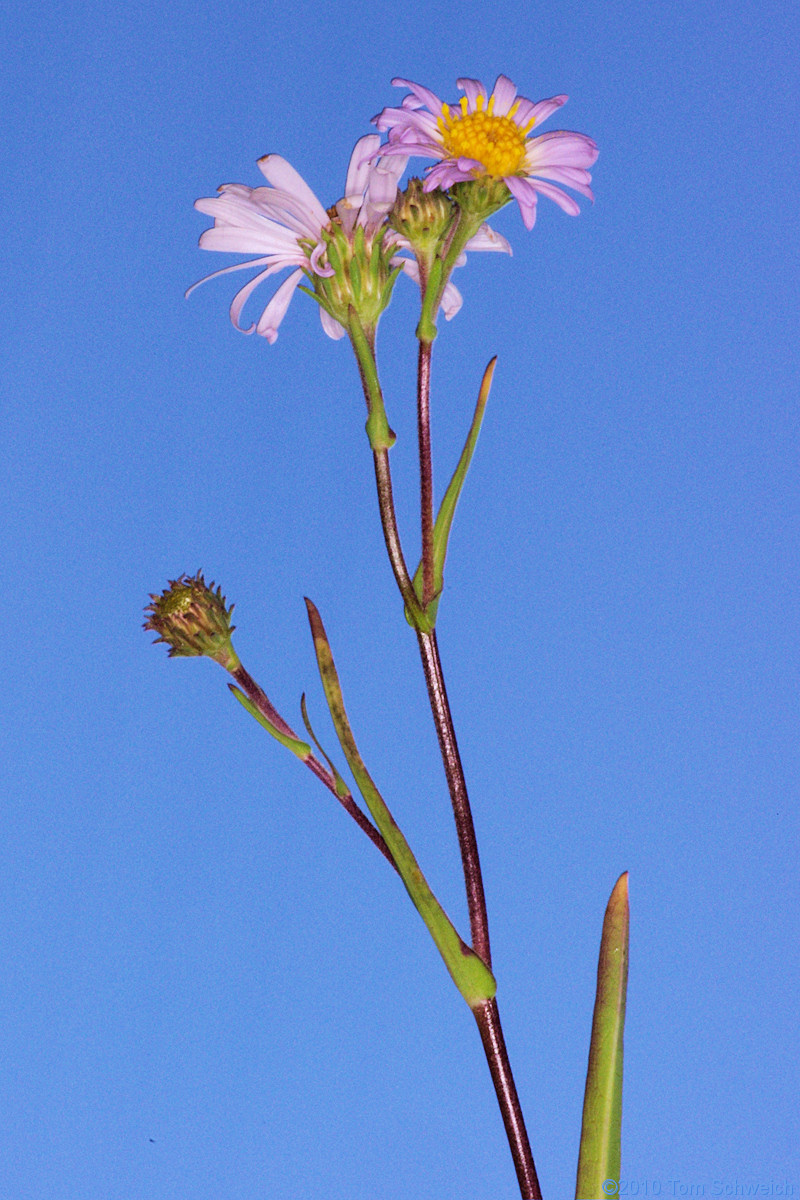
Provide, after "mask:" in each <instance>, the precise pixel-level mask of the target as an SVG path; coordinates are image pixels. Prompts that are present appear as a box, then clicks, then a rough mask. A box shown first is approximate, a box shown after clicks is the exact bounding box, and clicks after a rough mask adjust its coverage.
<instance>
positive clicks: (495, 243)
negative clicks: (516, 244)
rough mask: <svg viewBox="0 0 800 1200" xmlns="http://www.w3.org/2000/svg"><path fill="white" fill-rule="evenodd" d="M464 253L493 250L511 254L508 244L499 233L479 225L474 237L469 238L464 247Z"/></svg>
mask: <svg viewBox="0 0 800 1200" xmlns="http://www.w3.org/2000/svg"><path fill="white" fill-rule="evenodd" d="M464 250H465V251H471V250H495V251H498V252H499V253H501V254H513V253H514V251H513V250H512V249H511V246H510V244H509V243H508V242H507V241H506V239H505V238H504V237H503V235H502V234H501V233H498V232H497V230H496V229H492V227H491V225H486V224H484V225H481V227H480V229H479V230H478V232H477V233H476V234H475V236H474V237H471V238H470V239H469V241H468V242H467V244H466V246H465V247H464Z"/></svg>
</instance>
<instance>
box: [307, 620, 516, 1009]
mask: <svg viewBox="0 0 800 1200" xmlns="http://www.w3.org/2000/svg"><path fill="white" fill-rule="evenodd" d="M306 606H307V608H308V619H309V622H310V624H311V633H312V635H313V638H314V649H315V651H316V655H317V664H318V666H319V673H320V677H321V679H322V686H323V688H324V690H325V698H326V700H327V701H328V707H329V709H330V711H331V717H332V719H333V724H334V728H335V729H336V734H337V737H338V738H339V742H340V744H341V747H342V750H343V751H344V755H345V758H346V759H347V764H348V766H349V767H350V770H351V771H352V772H353V777H354V778H355V781H356V783H357V784H358V788H359V791H360V792H361V794H362V796H363V797H364V800H365V802H366V804H367V807H368V808H369V811H370V812H371V813H372V818H373V820H374V821H375V824H376V825H377V826H378V829H379V830H380V831H381V833H382V834H383V837H384V840H385V842H386V844H387V846H388V847H389V850H390V851H391V854H392V857H393V858H394V861H395V863H396V864H397V870H398V872H399V874H400V878H401V879H402V880H403V883H404V884H405V886H406V890H407V891H408V894H409V896H410V897H411V899H412V901H413V903H414V906H415V907H416V909H417V911H418V912H419V914H420V916H421V917H422V919H423V921H424V922H425V924H426V925H427V927H428V931H429V933H430V935H431V937H432V938H433V940H434V942H435V944H436V947H437V949H438V950H439V953H440V954H441V956H442V958H443V959H444V963H445V966H446V967H447V969H448V971H449V972H450V974H451V976H452V978H453V982H454V983H455V985H456V987H457V988H458V990H459V991H460V992H461V995H462V996H463V997H464V999H465V1000H466V1002H467V1004H468V1005H469V1006H470V1007H471V1008H473V1007H475V1006H476V1005H479V1004H484V1003H485V1002H486V1001H487V1000H491V999H492V997H493V996H494V994H495V992H496V990H497V985H496V984H495V980H494V976H493V975H492V973H491V971H490V970H489V968H488V967H487V966H486V964H485V963H484V961H483V959H482V958H480V957H479V956H478V955H477V954H476V953H475V951H474V950H473V949H472V948H471V947H470V946H468V945H467V944H466V942H464V941H463V940H462V939H461V937H459V934H458V931H457V930H456V928H455V926H454V925H453V924H452V922H451V920H450V918H449V917H448V916H447V913H446V912H445V911H444V909H443V908H442V906H441V904H440V903H439V901H438V900H437V899H436V897H435V896H434V894H433V892H432V891H431V889H430V887H429V886H428V882H427V880H426V879H425V876H424V875H423V874H422V871H421V870H420V867H419V864H418V863H417V860H416V858H415V857H414V855H413V853H412V851H411V847H410V846H409V844H408V842H407V841H406V839H405V837H404V836H403V834H402V833H401V831H400V829H399V827H398V826H397V824H396V822H395V820H394V818H393V817H392V814H391V813H390V812H389V809H388V808H387V806H386V803H385V801H384V800H383V797H382V796H381V794H380V792H379V791H378V789H377V788H376V786H375V784H374V783H373V781H372V778H371V777H370V774H369V772H368V771H367V768H366V767H365V765H364V762H363V759H362V758H361V755H360V754H359V752H358V747H357V746H356V743H355V738H354V737H353V732H352V730H351V728H350V722H349V720H348V718H347V713H346V711H345V707H344V699H343V697H342V689H341V685H340V683H339V676H338V674H337V672H336V667H335V665H334V661H333V655H332V654H331V648H330V643H329V642H328V637H327V634H326V633H325V627H324V626H323V624H322V619H321V617H320V615H319V613H318V612H317V610H316V608H315V607H314V605H313V604H312V603H311V601H310V600H308V599H307V600H306Z"/></svg>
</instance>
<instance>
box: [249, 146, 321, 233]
mask: <svg viewBox="0 0 800 1200" xmlns="http://www.w3.org/2000/svg"><path fill="white" fill-rule="evenodd" d="M258 166H259V168H260V170H261V174H262V175H263V176H264V178H265V179H266V181H267V183H271V184H272V185H273V187H276V188H282V189H283V190H284V191H286V192H288V193H289V194H290V195H291V196H293V197H295V198H296V199H298V200H301V201H302V203H303V204H304V205H305V207H306V208H307V209H308V211H309V213H312V214H313V216H314V219H315V220H316V222H317V226H318V228H320V229H321V228H322V227H323V226H324V225H326V224H327V223H328V214H327V213H326V211H325V209H324V208H323V207H322V205H321V204H320V202H319V200H318V199H317V197H316V196H315V195H314V193H313V192H312V190H311V188H310V187H309V186H308V184H307V183H306V181H305V179H303V177H302V175H300V174H299V172H297V171H295V169H294V167H293V166H292V165H291V163H288V162H287V161H286V159H285V158H281V156H280V155H279V154H265V155H264V157H263V158H260V159H259V160H258Z"/></svg>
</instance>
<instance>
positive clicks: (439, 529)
mask: <svg viewBox="0 0 800 1200" xmlns="http://www.w3.org/2000/svg"><path fill="white" fill-rule="evenodd" d="M496 365H497V358H496V357H495V358H493V359H492V360H491V362H490V363H489V365H488V367H487V368H486V370H485V371H484V373H483V380H482V382H481V387H480V391H479V392H478V402H477V404H476V405H475V413H474V415H473V417H472V424H471V425H470V427H469V433H468V434H467V440H466V442H465V443H464V449H463V450H462V451H461V457H460V458H459V460H458V464H457V466H456V469H455V471H454V473H453V478H452V479H451V480H450V483H449V484H448V486H447V491H446V492H445V494H444V497H443V498H442V503H441V506H440V508H439V512H438V513H437V515H436V521H435V522H434V526H433V586H434V598H433V600H432V601H431V602H430V604H429V605H428V608H427V610H426V611H427V615H428V617H429V618H430V620H431V621H435V620H436V610H437V608H438V607H439V597H440V596H441V594H442V587H443V584H444V560H445V558H446V557H447V543H448V540H449V538H450V527H451V526H452V524H453V517H454V516H455V511H456V505H457V504H458V498H459V496H460V495H461V489H462V488H463V486H464V480H465V479H466V478H467V471H468V470H469V464H470V462H471V461H472V455H473V454H474V452H475V446H476V445H477V442H478V434H479V433H480V431H481V424H482V423H483V414H484V413H485V412H486V404H487V401H488V399H489V391H490V389H491V386H492V376H493V375H494V369H495V366H496ZM414 590H415V591H416V593H417V595H418V596H419V597H420V599H422V563H420V564H419V566H418V567H417V569H416V571H415V573H414ZM406 619H407V618H406Z"/></svg>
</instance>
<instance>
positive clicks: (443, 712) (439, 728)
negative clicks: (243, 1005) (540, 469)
mask: <svg viewBox="0 0 800 1200" xmlns="http://www.w3.org/2000/svg"><path fill="white" fill-rule="evenodd" d="M350 336H351V341H352V343H353V349H354V350H355V353H356V359H357V361H358V366H359V373H360V375H361V382H362V384H363V387H364V395H365V398H366V401H367V410H368V413H369V419H368V422H367V431H368V433H369V432H370V430H371V428H372V422H373V419H374V415H375V414H376V413H380V414H381V416H382V417H383V419H384V421H385V415H384V412H383V396H382V395H381V391H380V384H379V383H378V375H377V369H376V366H375V344H374V333H373V332H372V331H369V332H367V331H365V330H363V329H362V328H361V327H360V325H359V324H358V323H357V321H354V322H353V324H352V325H351V329H350ZM430 355H431V344H430V342H426V341H420V349H419V361H418V370H417V384H418V391H417V396H418V409H417V425H418V434H419V447H420V510H421V522H422V597H419V596H418V595H417V592H416V591H415V589H414V584H413V581H412V579H411V576H410V574H409V571H408V567H407V565H406V561H405V557H404V555H403V549H402V544H401V541H400V533H399V530H398V526H397V516H396V513H395V506H394V495H393V491H392V477H391V472H390V469H389V448H388V444H383V443H382V442H381V440H380V439H379V438H376V437H375V436H374V434H371V436H370V441H371V443H372V457H373V463H374V467H375V482H376V485H377V491H378V506H379V509H380V516H381V525H382V527H383V534H384V540H385V542H386V549H387V552H388V555H389V562H390V563H391V566H392V571H393V573H394V577H395V580H396V581H397V586H398V589H399V591H400V594H401V596H402V597H403V600H404V602H405V605H406V610H407V612H408V614H409V615H410V617H411V619H412V620H413V623H414V624H415V626H416V629H417V640H418V643H419V650H420V656H421V659H422V669H423V672H424V674H425V682H426V684H427V688H428V698H429V700H430V705H431V712H432V714H433V720H434V725H435V727H436V735H437V737H438V739H439V748H440V751H441V754H442V762H443V764H444V771H445V776H446V778H447V786H448V789H449V791H450V799H451V802H452V805H453V814H454V816H455V824H456V832H457V835H458V842H459V846H460V848H461V861H462V864H463V868H464V881H465V885H466V892H467V904H468V907H469V921H470V930H471V934H472V948H473V950H475V952H476V953H477V954H479V955H480V957H481V958H482V959H483V960H484V962H485V963H486V965H487V966H488V967H489V968H491V948H490V943H489V918H488V914H487V911H486V897H485V894H484V889H483V876H482V875H481V864H480V857H479V855H478V842H477V838H476V836H475V826H474V823H473V820H472V810H471V808H470V803H469V795H468V793H467V784H466V779H465V777H464V768H463V766H462V764H461V755H460V754H459V750H458V742H457V741H456V733H455V726H454V725H453V717H452V713H451V711H450V703H449V701H448V698H447V689H446V687H445V682H444V673H443V671H442V663H441V659H440V657H439V647H438V644H437V641H436V633H435V631H434V630H433V628H432V627H431V624H430V622H429V621H428V620H427V614H426V611H425V610H426V608H427V606H428V604H429V603H430V601H431V600H432V599H433V597H434V590H435V582H434V558H433V528H434V521H433V468H432V455H431V435H430ZM384 427H385V428H387V429H388V425H385V426H384ZM389 444H391V443H389ZM472 1012H473V1015H474V1017H475V1020H476V1022H477V1025H478V1031H479V1033H480V1036H481V1042H482V1044H483V1049H484V1053H485V1055H486V1061H487V1062H488V1064H489V1072H490V1074H491V1076H492V1082H493V1084H494V1089H495V1092H496V1095H497V1102H498V1105H499V1107H500V1113H501V1116H502V1119H503V1125H504V1127H505V1131H506V1137H507V1138H508V1144H509V1148H510V1150H511V1157H512V1159H513V1162H514V1167H515V1169H516V1172H517V1179H518V1181H519V1188H520V1196H521V1197H522V1200H541V1195H542V1193H541V1191H540V1189H539V1181H538V1178H537V1176H536V1166H535V1164H534V1161H533V1154H532V1152H531V1147H530V1142H529V1140H528V1134H527V1131H526V1129H525V1121H524V1118H523V1116H522V1109H521V1107H520V1103H519V1097H518V1095H517V1089H516V1085H515V1083H514V1076H513V1074H512V1071H511V1063H510V1061H509V1057H508V1051H507V1049H506V1044H505V1039H504V1038H503V1030H502V1026H501V1024H500V1014H499V1011H498V1008H497V1002H496V1001H495V1000H488V1001H486V1002H484V1003H482V1004H479V1005H477V1007H475V1008H474V1009H473V1010H472Z"/></svg>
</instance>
